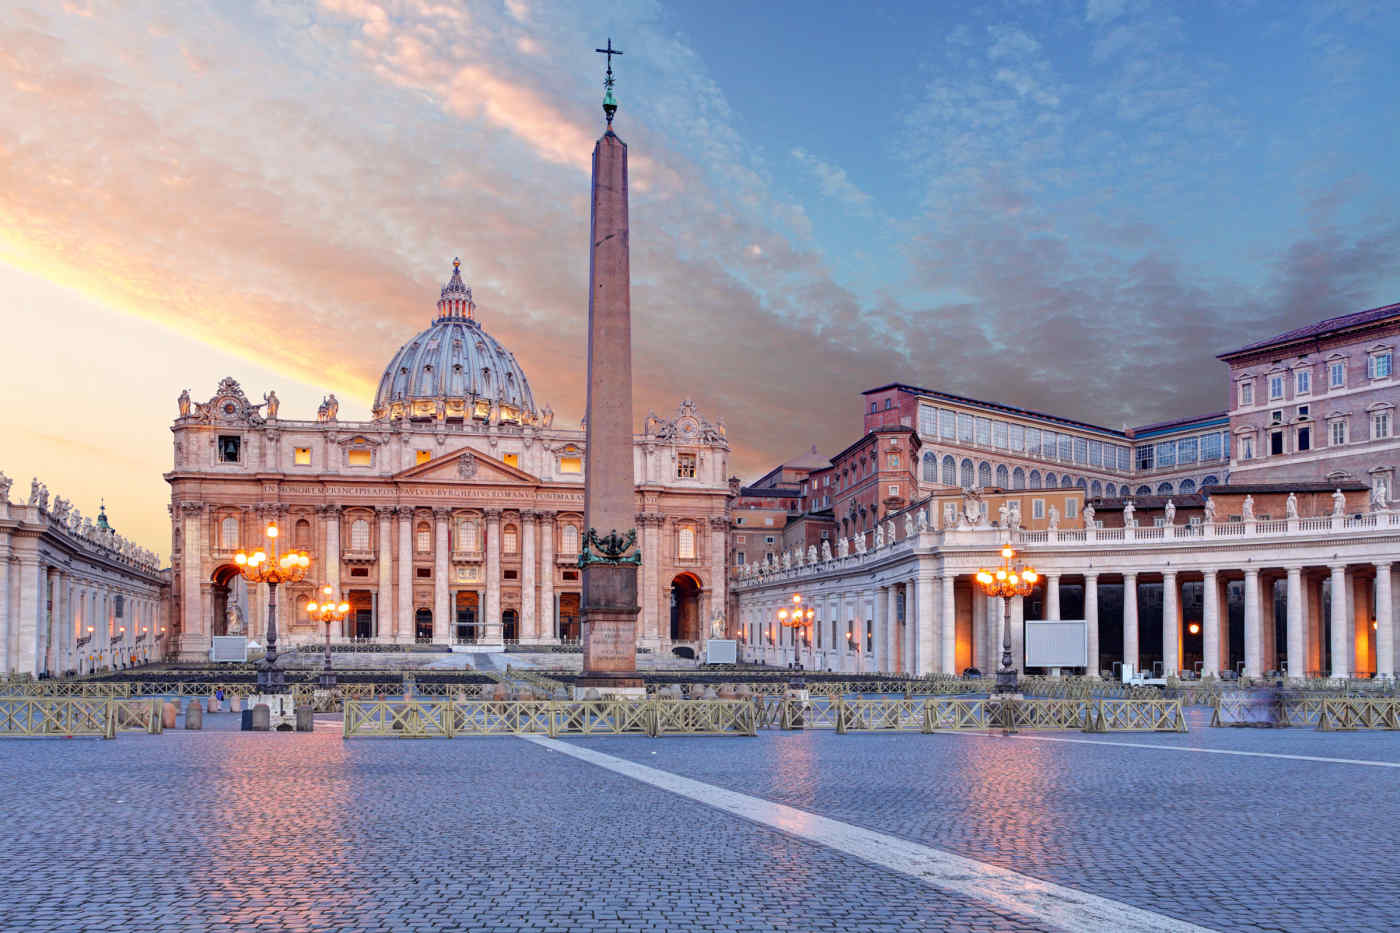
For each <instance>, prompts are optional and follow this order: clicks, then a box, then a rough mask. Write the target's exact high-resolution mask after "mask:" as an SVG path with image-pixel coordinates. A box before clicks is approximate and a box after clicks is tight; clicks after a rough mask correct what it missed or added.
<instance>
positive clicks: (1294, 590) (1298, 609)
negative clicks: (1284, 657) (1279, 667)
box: [1284, 567, 1308, 680]
mask: <svg viewBox="0 0 1400 933" xmlns="http://www.w3.org/2000/svg"><path fill="white" fill-rule="evenodd" d="M1286 569H1287V572H1288V584H1287V585H1288V591H1287V603H1286V605H1285V607H1284V609H1285V611H1286V612H1287V613H1288V641H1287V644H1286V651H1287V653H1288V679H1289V680H1302V679H1303V678H1304V677H1306V676H1307V666H1308V665H1307V655H1308V651H1307V648H1306V647H1304V643H1303V635H1304V630H1303V568H1302V567H1288V568H1286Z"/></svg>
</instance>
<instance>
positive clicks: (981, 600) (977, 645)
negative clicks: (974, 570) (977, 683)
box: [972, 583, 996, 674]
mask: <svg viewBox="0 0 1400 933" xmlns="http://www.w3.org/2000/svg"><path fill="white" fill-rule="evenodd" d="M991 652H992V636H991V633H990V632H989V631H988V625H987V598H986V597H985V596H983V595H982V591H981V590H980V589H979V588H978V587H977V585H976V584H975V583H974V584H973V586H972V666H973V667H975V668H977V669H978V670H980V671H982V672H983V673H984V674H985V673H987V672H989V671H994V670H996V667H995V666H994V664H993V660H992V653H991Z"/></svg>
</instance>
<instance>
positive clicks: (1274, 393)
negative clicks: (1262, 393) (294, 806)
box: [1269, 373, 1283, 399]
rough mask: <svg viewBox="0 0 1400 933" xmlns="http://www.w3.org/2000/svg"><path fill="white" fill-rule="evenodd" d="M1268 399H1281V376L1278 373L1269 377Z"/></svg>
mask: <svg viewBox="0 0 1400 933" xmlns="http://www.w3.org/2000/svg"><path fill="white" fill-rule="evenodd" d="M1269 398H1271V399H1277V398H1283V374H1282V373H1279V374H1276V375H1273V376H1270V377H1269Z"/></svg>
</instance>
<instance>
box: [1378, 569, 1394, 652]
mask: <svg viewBox="0 0 1400 933" xmlns="http://www.w3.org/2000/svg"><path fill="white" fill-rule="evenodd" d="M1390 569H1391V562H1390V561H1379V562H1377V563H1376V676H1377V677H1394V676H1395V611H1394V603H1393V600H1392V593H1391V588H1390V583H1391V580H1390Z"/></svg>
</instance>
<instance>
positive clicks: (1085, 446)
mask: <svg viewBox="0 0 1400 933" xmlns="http://www.w3.org/2000/svg"><path fill="white" fill-rule="evenodd" d="M1074 462H1075V463H1088V462H1089V441H1088V439H1087V438H1083V437H1076V438H1075V439H1074Z"/></svg>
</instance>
